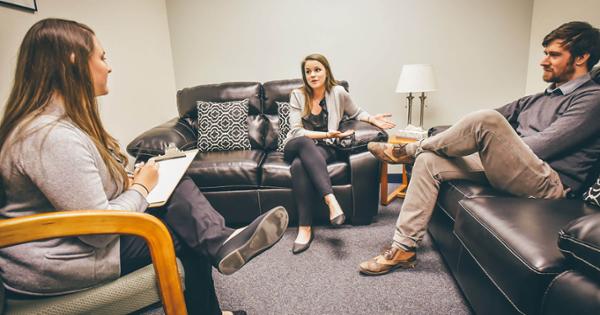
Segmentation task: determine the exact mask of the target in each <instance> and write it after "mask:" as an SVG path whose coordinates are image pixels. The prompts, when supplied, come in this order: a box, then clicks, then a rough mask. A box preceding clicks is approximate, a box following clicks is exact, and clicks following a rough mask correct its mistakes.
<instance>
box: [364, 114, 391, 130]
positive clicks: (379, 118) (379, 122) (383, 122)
mask: <svg viewBox="0 0 600 315" xmlns="http://www.w3.org/2000/svg"><path fill="white" fill-rule="evenodd" d="M389 117H392V114H389V113H386V114H377V115H374V116H371V117H369V122H370V123H371V124H372V125H375V126H377V127H379V128H381V129H390V128H394V127H396V124H395V123H394V122H393V121H391V120H389V119H387V118H389Z"/></svg>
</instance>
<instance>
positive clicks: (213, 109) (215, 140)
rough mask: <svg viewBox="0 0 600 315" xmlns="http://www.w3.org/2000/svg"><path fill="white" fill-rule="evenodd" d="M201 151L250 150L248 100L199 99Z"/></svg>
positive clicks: (199, 144) (199, 146) (199, 141)
mask: <svg viewBox="0 0 600 315" xmlns="http://www.w3.org/2000/svg"><path fill="white" fill-rule="evenodd" d="M196 106H197V109H198V149H199V150H200V152H212V151H235V150H250V149H251V146H250V139H249V137H248V121H247V118H248V99H245V100H242V101H232V102H221V103H219V102H204V101H197V102H196Z"/></svg>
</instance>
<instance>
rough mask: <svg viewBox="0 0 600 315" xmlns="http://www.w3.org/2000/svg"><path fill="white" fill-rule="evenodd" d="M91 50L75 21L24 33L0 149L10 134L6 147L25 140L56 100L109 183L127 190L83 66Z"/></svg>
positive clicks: (48, 22) (88, 34)
mask: <svg viewBox="0 0 600 315" xmlns="http://www.w3.org/2000/svg"><path fill="white" fill-rule="evenodd" d="M93 50H94V31H92V29H91V28H89V27H88V26H86V25H84V24H81V23H78V22H75V21H69V20H63V19H44V20H41V21H39V22H37V23H35V24H34V25H33V26H32V27H31V28H30V29H29V31H27V33H26V34H25V37H24V38H23V42H22V43H21V47H20V48H19V55H18V58H17V67H16V71H15V78H14V83H13V87H12V90H11V92H10V96H9V97H8V101H7V102H6V107H5V110H4V116H3V117H2V121H1V122H0V149H2V148H5V147H7V145H9V144H8V143H7V140H8V138H9V135H11V133H12V132H16V134H15V135H13V136H12V137H11V139H12V140H11V144H10V145H12V144H14V143H16V142H18V141H19V140H21V139H22V138H23V137H25V136H26V135H24V134H21V131H22V130H24V129H25V127H26V126H27V124H29V122H31V121H32V120H33V119H34V118H35V117H37V116H38V115H40V114H41V113H42V112H43V111H44V109H45V108H46V106H47V105H48V104H49V103H50V101H51V99H52V97H53V96H60V97H62V99H63V100H64V109H65V114H64V115H65V118H68V119H70V120H71V121H72V122H73V123H74V124H75V125H76V126H77V127H79V128H80V129H81V130H82V131H83V132H85V133H86V134H87V135H88V136H89V137H90V138H91V139H92V141H93V142H94V144H95V145H96V148H97V149H98V151H99V153H100V155H101V156H102V159H103V160H104V162H105V163H106V166H107V168H108V170H109V172H110V174H111V176H112V178H113V180H115V181H118V182H119V181H120V182H122V183H123V185H124V186H123V187H127V175H126V173H125V168H124V167H125V165H126V163H127V158H126V157H125V155H124V154H123V153H122V152H121V150H120V149H119V144H118V142H117V141H116V139H115V138H113V137H112V136H111V135H110V134H108V132H107V131H106V130H105V129H104V127H103V125H102V122H101V121H100V114H99V111H98V103H97V102H96V95H95V93H94V84H93V79H92V76H91V73H90V68H89V63H88V61H89V58H90V55H91V54H92V52H93ZM17 128H18V129H17ZM111 152H112V153H111Z"/></svg>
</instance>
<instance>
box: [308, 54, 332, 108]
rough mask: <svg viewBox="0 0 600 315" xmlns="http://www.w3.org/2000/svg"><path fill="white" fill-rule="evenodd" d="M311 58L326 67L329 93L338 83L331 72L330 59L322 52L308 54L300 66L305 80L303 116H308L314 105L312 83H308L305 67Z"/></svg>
mask: <svg viewBox="0 0 600 315" xmlns="http://www.w3.org/2000/svg"><path fill="white" fill-rule="evenodd" d="M309 60H313V61H317V62H319V63H321V64H322V65H323V67H325V74H326V76H327V77H326V78H325V91H326V92H327V93H329V92H331V89H333V87H334V86H336V85H337V81H336V80H335V78H334V77H333V72H331V66H330V65H329V61H327V58H325V56H323V55H321V54H312V55H308V56H306V57H305V58H304V60H302V65H301V66H300V71H302V81H304V86H303V87H302V89H301V90H302V92H303V93H304V110H303V111H302V116H303V117H307V116H308V115H309V114H310V109H311V106H312V102H311V99H312V97H313V95H314V91H313V89H312V88H311V87H310V85H308V80H307V79H306V70H305V69H304V66H305V65H306V62H307V61H309Z"/></svg>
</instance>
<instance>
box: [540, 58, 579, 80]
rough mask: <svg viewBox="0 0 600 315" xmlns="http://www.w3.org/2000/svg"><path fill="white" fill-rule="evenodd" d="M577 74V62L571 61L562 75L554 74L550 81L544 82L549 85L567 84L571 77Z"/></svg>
mask: <svg viewBox="0 0 600 315" xmlns="http://www.w3.org/2000/svg"><path fill="white" fill-rule="evenodd" d="M573 73H575V60H569V62H568V63H567V67H566V68H565V69H564V71H563V72H562V73H559V74H557V73H555V72H552V76H551V77H550V78H548V79H544V81H546V82H548V83H555V84H557V83H565V82H567V81H569V79H570V78H571V76H572V75H573Z"/></svg>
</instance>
